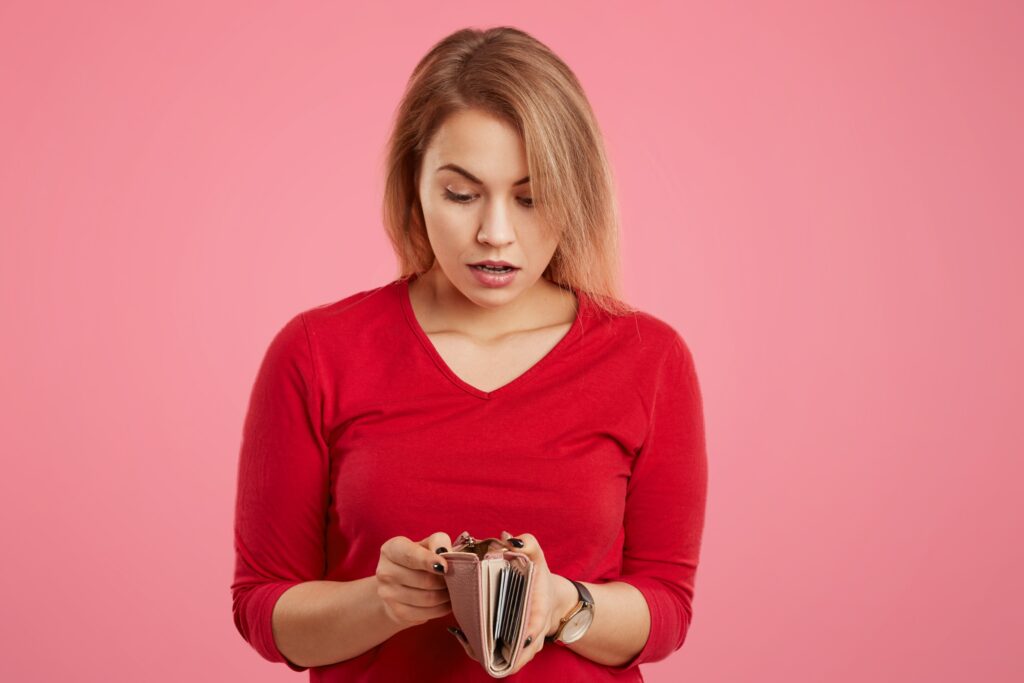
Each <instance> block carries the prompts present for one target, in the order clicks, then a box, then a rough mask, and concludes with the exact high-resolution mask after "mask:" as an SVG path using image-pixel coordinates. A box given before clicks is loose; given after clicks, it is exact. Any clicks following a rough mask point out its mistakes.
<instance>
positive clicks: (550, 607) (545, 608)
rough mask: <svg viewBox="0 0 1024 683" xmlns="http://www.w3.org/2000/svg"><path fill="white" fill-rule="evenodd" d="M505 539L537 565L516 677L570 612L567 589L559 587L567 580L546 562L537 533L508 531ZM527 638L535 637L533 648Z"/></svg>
mask: <svg viewBox="0 0 1024 683" xmlns="http://www.w3.org/2000/svg"><path fill="white" fill-rule="evenodd" d="M501 538H502V540H503V541H505V544H506V545H507V546H508V548H509V550H515V551H516V552H520V553H523V554H524V555H526V556H527V557H529V558H530V560H532V561H533V563H534V568H533V587H532V589H531V594H532V597H531V598H530V613H529V615H527V618H526V622H525V627H524V628H525V633H521V634H520V636H519V637H520V638H522V639H523V642H524V645H523V649H522V651H521V652H520V653H519V660H518V661H517V662H516V666H515V668H513V669H512V673H513V674H514V673H516V672H517V671H519V670H520V669H522V668H523V667H524V666H525V665H526V663H527V662H529V661H530V660H531V659H533V658H534V656H536V654H537V653H538V652H540V651H541V650H542V649H543V648H544V636H546V635H547V634H548V632H549V631H551V630H552V629H553V627H554V625H555V624H557V623H558V622H559V621H561V620H562V617H563V616H565V614H563V612H565V611H568V608H566V607H564V606H563V605H562V604H561V603H560V596H562V595H564V593H563V587H561V586H560V585H559V582H560V581H564V579H562V578H561V577H560V576H559V575H558V574H552V573H551V571H550V570H549V569H548V563H547V561H546V560H545V559H544V551H543V550H542V549H541V547H540V543H538V542H537V539H536V537H534V535H533V534H519V535H518V536H512V534H510V533H508V532H507V531H503V532H501ZM511 538H516V539H519V540H520V541H522V543H523V546H522V547H521V548H520V547H519V546H518V544H515V543H512V542H510V541H509V539H511ZM527 638H531V640H530V644H529V645H526V644H525V641H526V639H527ZM509 675H511V674H509Z"/></svg>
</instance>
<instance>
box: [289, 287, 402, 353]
mask: <svg viewBox="0 0 1024 683" xmlns="http://www.w3.org/2000/svg"><path fill="white" fill-rule="evenodd" d="M399 282H400V280H393V281H391V282H388V283H386V284H383V285H380V286H377V287H372V288H369V289H362V290H359V291H356V292H352V293H349V294H346V295H345V296H343V297H341V298H340V299H333V300H331V301H327V302H325V303H321V304H317V305H313V306H307V307H301V308H299V309H298V310H297V311H295V312H293V313H292V314H291V315H289V316H288V318H287V320H285V321H283V323H282V324H281V325H279V327H280V330H279V331H278V336H279V337H283V338H284V339H291V340H292V342H293V343H299V342H300V341H301V339H302V338H305V341H306V343H311V344H313V345H316V344H317V343H318V342H320V341H323V340H325V339H328V340H344V342H345V343H347V344H354V343H355V342H357V341H358V339H367V340H372V339H374V338H375V337H376V336H377V335H379V333H380V331H381V328H384V327H393V326H394V324H395V320H396V317H395V316H396V314H397V315H401V313H400V308H399V306H400V304H399V301H398V297H397V296H396V294H397V289H396V285H397V284H398V283H399Z"/></svg>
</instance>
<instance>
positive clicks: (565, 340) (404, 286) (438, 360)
mask: <svg viewBox="0 0 1024 683" xmlns="http://www.w3.org/2000/svg"><path fill="white" fill-rule="evenodd" d="M417 277H418V275H417V274H415V273H414V274H412V275H410V276H408V277H404V278H399V280H398V282H397V287H396V288H395V291H396V293H397V294H398V298H399V300H400V302H401V305H402V312H403V313H404V314H405V319H406V322H408V323H409V328H410V329H411V330H412V333H413V335H414V336H415V337H416V338H417V339H418V340H419V342H420V344H421V345H422V346H423V349H424V351H426V352H427V355H428V356H430V359H431V360H432V361H434V365H436V366H437V369H438V370H440V371H441V374H443V375H444V376H445V377H447V378H448V379H449V380H450V381H451V382H452V384H454V385H455V386H457V387H459V388H460V389H462V390H463V391H465V392H466V393H467V394H470V395H471V396H475V397H477V398H480V399H484V400H489V399H492V398H496V397H499V396H503V395H505V394H507V393H509V392H510V391H512V390H514V389H515V388H516V387H518V386H519V385H521V384H522V383H523V382H525V381H526V380H527V379H529V378H530V377H532V376H533V375H536V374H537V372H539V371H540V370H543V369H544V367H545V366H547V365H549V364H550V363H552V362H553V361H554V360H555V359H556V358H557V357H558V355H560V354H561V353H562V352H563V351H564V350H565V348H566V347H567V346H569V345H570V344H571V343H572V342H573V341H574V340H575V339H576V338H577V337H578V336H579V335H580V333H581V328H582V325H583V320H582V318H583V312H584V309H585V307H586V306H587V298H586V295H585V294H584V293H582V292H581V291H580V290H578V289H576V288H575V287H570V289H571V290H572V292H573V294H575V295H576V302H577V305H576V317H575V318H574V319H573V321H572V325H571V326H570V327H569V331H568V332H566V333H565V335H564V336H563V337H562V338H561V339H559V340H558V343H556V344H555V345H554V346H553V347H552V348H551V350H550V351H548V352H547V353H546V354H544V356H543V357H541V358H540V360H538V361H537V362H536V363H534V364H533V365H531V366H530V367H528V368H527V369H526V370H525V371H523V372H522V373H521V374H519V375H518V376H516V377H514V378H513V379H511V380H510V381H508V382H506V383H505V384H502V385H501V386H500V387H498V388H497V389H494V390H492V391H484V390H482V389H479V388H477V387H475V386H473V385H472V384H470V383H469V382H466V381H465V380H463V379H462V378H461V377H459V376H458V375H457V374H455V371H454V370H452V369H451V368H450V367H449V366H448V363H446V362H445V360H444V358H442V357H441V354H440V353H438V351H437V348H436V347H435V346H434V343H433V342H432V341H431V340H430V337H428V336H427V333H426V332H425V331H424V330H423V327H422V326H421V325H420V323H419V320H417V319H416V313H415V311H414V310H413V308H412V299H411V298H410V296H409V284H410V283H411V282H412V281H414V280H416V278H417Z"/></svg>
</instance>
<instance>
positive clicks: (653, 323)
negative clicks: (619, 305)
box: [605, 307, 690, 356]
mask: <svg viewBox="0 0 1024 683" xmlns="http://www.w3.org/2000/svg"><path fill="white" fill-rule="evenodd" d="M605 319H606V320H607V321H608V324H609V325H610V327H611V328H612V329H613V330H614V333H615V334H614V336H615V337H616V338H617V339H618V340H619V341H620V343H621V344H623V346H624V347H627V348H632V349H634V350H635V351H636V352H637V353H641V354H643V355H645V356H649V355H651V354H654V355H661V354H668V353H671V352H680V351H681V352H682V353H683V355H685V356H689V355H690V348H689V345H688V344H687V342H686V339H685V337H684V335H683V334H682V333H681V332H680V329H679V327H678V326H677V325H676V324H674V323H671V322H669V321H668V320H667V319H666V318H663V317H661V316H660V315H657V314H655V313H653V312H651V311H649V310H646V309H642V308H636V307H633V310H632V311H630V312H628V313H623V314H621V315H618V316H611V317H606V318H605Z"/></svg>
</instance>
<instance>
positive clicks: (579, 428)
mask: <svg viewBox="0 0 1024 683" xmlns="http://www.w3.org/2000/svg"><path fill="white" fill-rule="evenodd" d="M384 220H385V224H386V226H387V229H388V231H389V235H390V238H391V240H392V243H393V245H394V248H395V251H396V253H397V255H398V258H399V261H400V268H401V273H400V275H399V277H398V278H397V279H396V280H394V281H393V282H390V283H388V284H386V285H383V286H380V287H376V288H373V289H368V290H365V291H361V292H358V293H355V294H352V295H350V296H348V297H346V298H344V299H341V300H340V301H336V302H334V303H331V304H326V305H323V306H319V307H316V308H312V309H309V310H306V311H303V312H302V313H299V314H298V315H296V316H295V317H293V318H292V319H291V320H290V321H289V322H288V323H287V324H285V325H284V327H283V328H282V329H281V330H280V332H278V334H277V335H276V336H275V338H274V339H273V341H272V342H271V344H270V346H269V348H268V350H267V353H266V356H265V357H264V359H263V362H262V364H261V366H260V369H259V373H258V376H257V379H256V381H255V384H254V387H253V391H252V396H251V399H250V403H249V410H248V413H247V416H246V421H245V427H244V435H243V441H242V448H241V455H240V467H239V480H238V492H237V509H236V521H235V524H236V526H235V532H236V533H235V550H236V572H235V579H234V582H233V584H232V593H233V602H234V605H233V607H234V618H235V624H236V626H237V628H238V630H239V632H240V633H241V634H242V636H243V637H244V638H245V639H246V641H247V642H248V643H250V644H251V645H252V646H253V647H254V648H255V649H256V650H257V651H258V652H259V653H260V654H261V655H262V656H264V657H265V658H266V659H268V660H270V661H274V662H285V663H286V664H287V665H288V666H289V667H290V668H291V669H293V670H295V671H304V670H307V669H308V670H309V671H310V678H311V680H318V681H405V680H418V681H423V680H438V681H441V680H446V681H447V680H453V681H472V680H481V681H483V680H489V678H490V677H489V676H488V675H487V673H486V672H485V670H484V669H483V667H482V666H481V665H480V664H479V663H478V662H476V661H474V660H472V659H470V658H469V657H467V656H466V652H465V651H464V649H463V648H464V647H465V645H464V643H465V640H464V634H462V633H461V632H460V631H459V630H458V628H457V622H456V621H455V619H454V617H453V615H452V611H451V602H450V600H449V596H448V592H447V590H446V587H445V582H444V577H443V576H442V573H443V572H444V571H445V570H446V568H447V563H446V561H445V559H444V557H443V556H442V555H440V554H439V553H443V552H446V551H447V549H448V548H451V547H452V544H453V536H454V535H455V534H459V533H460V532H462V531H469V532H470V534H472V535H473V536H475V537H477V538H486V537H491V536H494V537H499V538H502V539H505V540H506V541H507V543H508V547H509V548H514V549H516V550H519V551H520V552H523V553H526V554H527V555H529V557H530V558H531V559H532V560H533V561H534V563H535V564H536V570H535V571H536V572H537V573H536V575H535V579H534V588H533V591H534V592H533V593H532V596H533V599H532V604H531V609H530V614H529V615H528V621H527V622H526V628H525V632H524V633H523V634H522V638H523V642H524V643H526V644H527V645H526V649H525V651H524V655H523V656H522V657H521V659H520V660H519V662H518V664H517V667H516V669H515V672H519V673H520V676H519V678H520V679H522V680H537V681H548V680H559V681H576V680H580V681H600V680H626V681H630V680H632V681H640V680H643V678H642V676H641V674H640V671H639V668H638V666H639V664H641V663H643V662H649V661H658V660H660V659H663V658H665V657H667V656H668V655H669V654H671V653H672V652H674V651H675V650H677V649H678V648H679V647H681V645H682V643H683V640H684V638H685V636H686V633H687V629H688V628H689V625H690V619H691V615H692V599H693V592H694V579H695V575H696V569H697V563H698V556H699V550H700V543H701V535H702V531H703V524H704V507H705V496H706V484H707V469H706V455H705V443H704V423H703V412H702V402H701V394H700V389H699V386H698V382H697V377H696V374H695V371H694V365H693V359H692V356H691V353H690V351H689V348H688V347H687V345H686V344H685V342H684V341H683V339H682V337H681V336H680V335H679V334H678V333H677V332H676V331H675V330H674V329H673V328H672V327H671V326H670V325H668V324H667V323H665V322H663V321H661V320H659V319H658V318H655V317H654V316H652V315H649V314H646V313H644V312H641V311H638V310H636V309H633V308H630V307H628V306H627V305H625V304H623V303H622V302H621V301H620V300H619V299H618V298H617V296H616V295H615V292H616V291H617V286H618V285H617V282H618V274H617V266H616V264H617V260H618V250H617V221H616V207H615V203H614V194H613V191H612V180H611V173H610V172H609V169H608V164H607V162H606V157H605V152H604V149H603V143H602V141H601V136H600V133H599V129H598V126H597V124H596V122H595V120H594V117H593V114H592V112H591V109H590V106H589V104H588V103H587V100H586V98H585V96H584V94H583V92H582V89H581V88H580V85H579V83H578V82H577V80H576V78H575V77H574V75H573V74H572V72H571V71H570V70H569V68H568V67H567V66H566V65H565V64H563V63H562V61H560V60H559V59H558V58H557V57H556V56H555V55H553V54H552V53H551V52H550V51H549V50H548V49H547V48H546V47H544V46H543V45H542V44H540V43H538V42H537V41H536V40H534V39H533V38H531V37H530V36H528V35H527V34H525V33H523V32H521V31H518V30H515V29H511V28H497V29H492V30H488V31H476V30H469V29H466V30H462V31H458V32H456V33H454V34H453V35H451V36H449V37H448V38H446V39H445V40H443V41H441V42H440V43H438V44H437V45H436V46H435V47H434V48H433V49H432V50H431V51H430V52H429V53H428V54H427V55H426V56H425V57H424V58H423V60H422V61H421V62H420V64H419V65H418V66H417V68H416V70H415V71H414V73H413V75H412V77H411V79H410V82H409V85H408V89H407V91H406V93H405V96H404V99H403V101H402V103H401V107H400V108H399V111H398V115H397V120H396V123H395V128H394V133H393V135H392V138H391V141H390V146H389V159H388V167H387V182H386V193H385V211H384ZM507 530H508V531H507ZM509 531H512V532H515V536H512V534H510V533H509ZM584 598H585V599H584ZM563 623H564V624H565V625H564V626H563Z"/></svg>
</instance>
